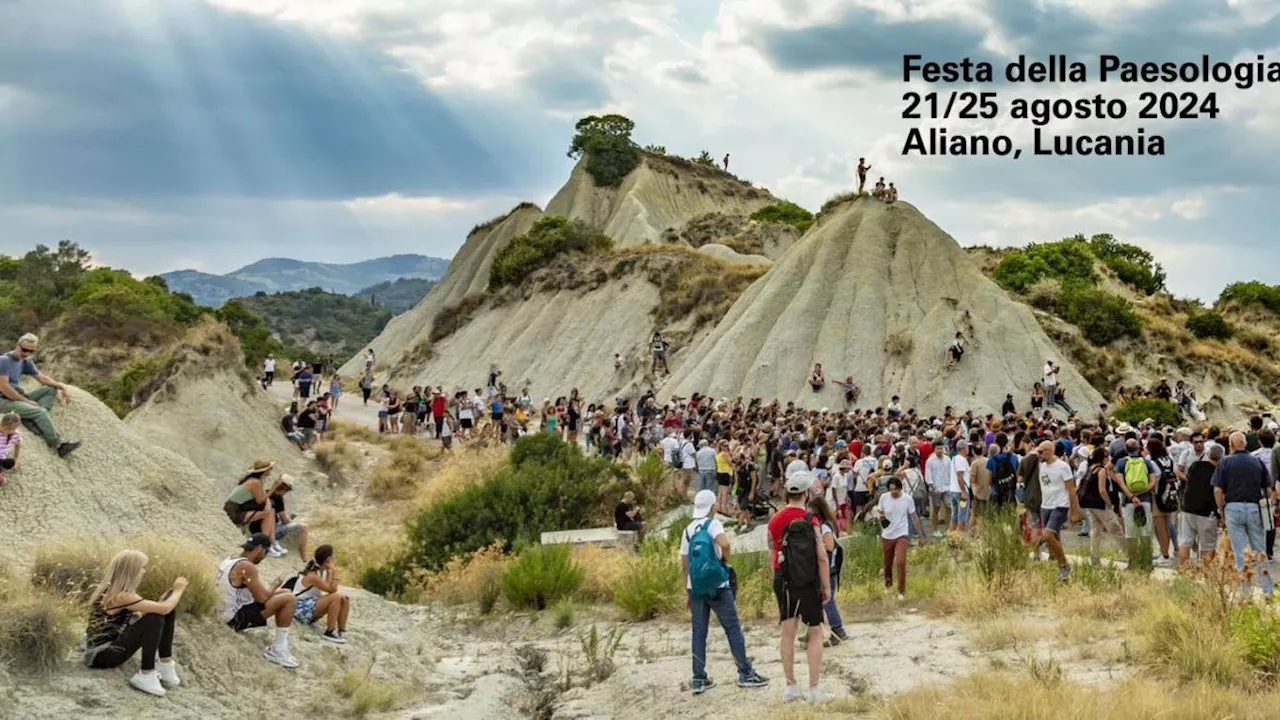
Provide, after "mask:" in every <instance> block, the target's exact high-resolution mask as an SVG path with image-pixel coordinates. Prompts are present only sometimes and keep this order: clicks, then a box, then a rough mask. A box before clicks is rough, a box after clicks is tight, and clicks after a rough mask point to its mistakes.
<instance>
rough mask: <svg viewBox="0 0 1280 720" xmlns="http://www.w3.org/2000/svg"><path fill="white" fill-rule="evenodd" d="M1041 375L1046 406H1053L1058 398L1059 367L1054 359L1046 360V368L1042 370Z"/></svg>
mask: <svg viewBox="0 0 1280 720" xmlns="http://www.w3.org/2000/svg"><path fill="white" fill-rule="evenodd" d="M1040 376H1041V377H1040V381H1041V382H1042V383H1043V384H1044V390H1045V407H1046V408H1050V407H1053V403H1054V402H1055V401H1057V399H1058V368H1057V367H1055V366H1054V364H1053V361H1052V360H1045V361H1044V370H1042V371H1041V373H1040Z"/></svg>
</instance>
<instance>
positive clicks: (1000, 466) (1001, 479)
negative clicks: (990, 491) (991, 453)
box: [991, 453, 1018, 487]
mask: <svg viewBox="0 0 1280 720" xmlns="http://www.w3.org/2000/svg"><path fill="white" fill-rule="evenodd" d="M995 461H996V463H995V465H996V467H995V470H993V471H991V477H992V478H994V479H995V483H996V485H998V486H1000V487H1010V486H1012V485H1013V483H1014V480H1015V479H1016V478H1017V474H1018V471H1017V470H1015V469H1014V467H1013V457H1012V456H1011V455H1009V454H1008V453H1000V454H998V455H996V456H995Z"/></svg>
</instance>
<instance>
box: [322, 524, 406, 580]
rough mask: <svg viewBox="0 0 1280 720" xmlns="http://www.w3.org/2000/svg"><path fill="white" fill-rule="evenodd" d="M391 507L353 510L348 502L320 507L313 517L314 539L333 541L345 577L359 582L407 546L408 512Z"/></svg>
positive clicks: (340, 568) (323, 541)
mask: <svg viewBox="0 0 1280 720" xmlns="http://www.w3.org/2000/svg"><path fill="white" fill-rule="evenodd" d="M409 509H410V508H409V507H408V506H405V507H403V508H400V509H398V510H392V509H390V506H388V507H376V508H375V507H366V508H362V509H359V510H352V509H351V508H349V507H345V506H334V507H328V506H326V507H321V508H317V509H316V511H315V512H314V513H312V514H311V515H310V516H309V518H308V521H309V524H310V526H311V537H312V538H315V539H314V540H313V541H312V543H313V544H314V545H316V546H319V545H321V544H323V543H328V544H330V545H333V548H334V553H335V557H336V558H337V563H338V569H339V571H340V572H341V574H342V577H343V579H344V581H346V582H348V583H358V582H359V580H360V577H361V576H363V575H364V572H365V571H366V570H369V569H371V568H375V567H379V566H382V565H385V564H386V563H387V561H388V560H389V559H391V558H395V557H399V556H400V555H401V553H402V551H403V549H404V521H403V520H404V518H403V515H404V513H405V512H406V511H407V510H409Z"/></svg>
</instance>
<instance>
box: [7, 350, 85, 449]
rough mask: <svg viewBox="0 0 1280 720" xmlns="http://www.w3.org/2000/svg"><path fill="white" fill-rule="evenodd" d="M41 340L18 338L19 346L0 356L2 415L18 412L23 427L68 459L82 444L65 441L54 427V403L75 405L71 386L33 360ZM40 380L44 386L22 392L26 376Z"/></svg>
mask: <svg viewBox="0 0 1280 720" xmlns="http://www.w3.org/2000/svg"><path fill="white" fill-rule="evenodd" d="M39 346H40V339H39V338H37V337H36V336H35V335H32V334H31V333H27V334H25V335H23V336H22V337H20V338H18V343H17V345H15V346H14V348H13V349H12V350H10V351H9V352H7V353H5V354H3V355H0V413H16V414H17V415H18V417H20V418H22V424H23V425H26V426H27V428H28V429H29V430H31V431H32V432H34V433H35V434H36V435H39V436H40V439H42V440H44V441H45V444H47V445H48V446H49V447H50V448H52V449H53V450H54V451H56V452H57V453H58V457H61V458H65V457H67V456H68V455H70V454H71V453H73V452H75V451H76V448H78V447H80V443H79V442H74V441H68V440H63V439H62V438H61V437H60V436H59V435H58V431H57V430H56V429H55V428H54V426H53V416H52V415H51V411H52V410H53V401H54V398H55V397H61V398H62V404H64V405H70V404H71V393H70V392H69V391H68V390H67V386H66V385H64V384H62V383H60V382H58V381H57V380H54V379H53V378H51V377H49V376H48V375H45V374H44V373H42V372H40V369H39V368H37V367H36V364H35V363H34V362H33V361H32V360H31V356H32V355H35V353H36V350H37V349H39ZM24 375H28V376H30V377H33V378H35V379H36V382H38V383H40V384H41V385H42V386H43V387H40V388H37V389H35V390H32V391H31V392H30V393H28V392H26V391H25V390H23V389H22V376H24Z"/></svg>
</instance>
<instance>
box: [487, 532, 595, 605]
mask: <svg viewBox="0 0 1280 720" xmlns="http://www.w3.org/2000/svg"><path fill="white" fill-rule="evenodd" d="M584 577H585V574H584V573H583V571H582V568H580V567H578V564H577V563H576V562H574V560H573V556H572V555H571V554H570V552H569V547H568V546H567V545H532V546H530V547H529V548H528V549H527V550H525V551H524V552H522V553H520V556H519V557H517V558H516V561H515V562H513V563H512V564H511V567H509V568H507V572H506V573H505V574H503V576H502V595H503V597H505V598H506V599H507V602H508V603H510V604H511V607H514V608H528V609H532V610H545V609H547V608H548V607H549V606H551V605H552V604H554V603H555V602H556V601H558V600H560V599H562V598H566V597H568V596H570V595H572V594H573V593H574V592H576V591H577V589H578V588H579V587H581V586H582V580H583V578H584Z"/></svg>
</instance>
